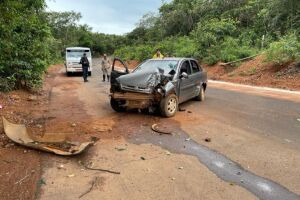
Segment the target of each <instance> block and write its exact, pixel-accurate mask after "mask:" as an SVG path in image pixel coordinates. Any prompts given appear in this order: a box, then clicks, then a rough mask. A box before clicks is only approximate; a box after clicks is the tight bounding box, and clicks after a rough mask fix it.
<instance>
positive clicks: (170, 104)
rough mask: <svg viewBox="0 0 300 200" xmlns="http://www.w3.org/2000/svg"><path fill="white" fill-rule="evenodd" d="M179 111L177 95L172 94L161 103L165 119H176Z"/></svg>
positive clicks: (161, 111) (161, 110)
mask: <svg viewBox="0 0 300 200" xmlns="http://www.w3.org/2000/svg"><path fill="white" fill-rule="evenodd" d="M177 110H178V98H177V96H176V95H175V94H170V95H168V96H166V97H165V98H163V99H162V100H161V102H160V113H161V115H162V116H163V117H174V116H175V114H176V112H177Z"/></svg>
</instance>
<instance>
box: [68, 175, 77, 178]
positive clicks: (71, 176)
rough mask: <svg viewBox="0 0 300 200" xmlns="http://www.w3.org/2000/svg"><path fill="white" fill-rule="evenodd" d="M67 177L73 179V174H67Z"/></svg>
mask: <svg viewBox="0 0 300 200" xmlns="http://www.w3.org/2000/svg"><path fill="white" fill-rule="evenodd" d="M67 177H69V178H73V177H75V174H69V175H68V176H67Z"/></svg>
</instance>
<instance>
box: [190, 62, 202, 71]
mask: <svg viewBox="0 0 300 200" xmlns="http://www.w3.org/2000/svg"><path fill="white" fill-rule="evenodd" d="M191 64H192V71H193V73H197V72H200V71H202V69H201V68H200V67H199V66H198V64H197V62H196V61H194V60H191Z"/></svg>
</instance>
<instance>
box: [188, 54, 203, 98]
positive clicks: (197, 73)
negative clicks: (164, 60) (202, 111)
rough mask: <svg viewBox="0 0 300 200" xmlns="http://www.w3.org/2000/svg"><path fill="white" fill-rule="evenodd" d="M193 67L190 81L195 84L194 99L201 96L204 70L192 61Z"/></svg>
mask: <svg viewBox="0 0 300 200" xmlns="http://www.w3.org/2000/svg"><path fill="white" fill-rule="evenodd" d="M190 63H191V67H192V74H191V75H190V79H191V80H192V82H193V84H194V85H193V92H192V93H193V94H192V98H193V97H195V96H197V95H199V92H200V89H201V85H202V79H203V70H202V68H201V67H200V66H199V65H198V63H197V61H195V60H190Z"/></svg>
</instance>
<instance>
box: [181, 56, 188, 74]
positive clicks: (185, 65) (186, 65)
mask: <svg viewBox="0 0 300 200" xmlns="http://www.w3.org/2000/svg"><path fill="white" fill-rule="evenodd" d="M183 72H185V73H187V74H188V75H190V74H191V66H190V62H189V61H187V60H186V61H184V62H183V63H182V65H181V68H180V74H182V73H183Z"/></svg>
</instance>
